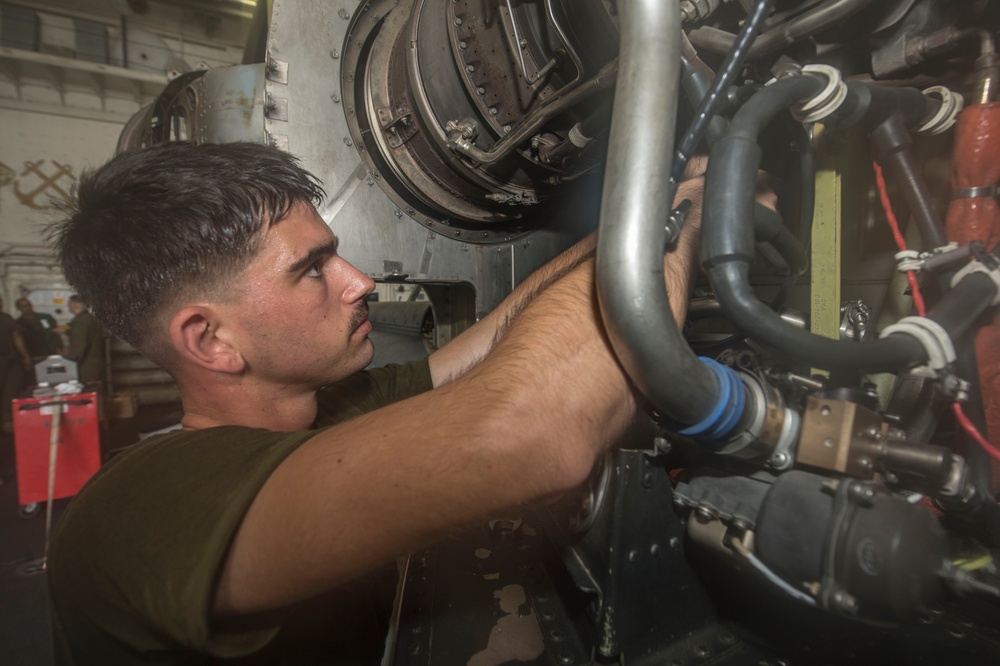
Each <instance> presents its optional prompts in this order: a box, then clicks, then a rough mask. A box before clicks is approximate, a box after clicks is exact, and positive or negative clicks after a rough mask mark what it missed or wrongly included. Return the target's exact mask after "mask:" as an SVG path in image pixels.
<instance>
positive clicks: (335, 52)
mask: <svg viewBox="0 0 1000 666" xmlns="http://www.w3.org/2000/svg"><path fill="white" fill-rule="evenodd" d="M330 57H331V58H333V59H334V60H336V59H337V58H339V57H340V54H339V53H338V52H337V51H336V50H333V51H330Z"/></svg>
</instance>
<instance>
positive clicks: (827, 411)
mask: <svg viewBox="0 0 1000 666" xmlns="http://www.w3.org/2000/svg"><path fill="white" fill-rule="evenodd" d="M819 413H820V416H829V415H830V414H831V409H830V407H829V406H828V405H823V406H822V407H820V408H819Z"/></svg>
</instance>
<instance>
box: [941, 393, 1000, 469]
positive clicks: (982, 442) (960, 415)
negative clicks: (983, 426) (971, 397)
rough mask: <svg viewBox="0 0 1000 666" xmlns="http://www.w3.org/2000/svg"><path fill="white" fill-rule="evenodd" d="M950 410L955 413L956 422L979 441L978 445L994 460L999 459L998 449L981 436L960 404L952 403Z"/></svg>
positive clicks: (999, 452) (999, 451) (999, 450)
mask: <svg viewBox="0 0 1000 666" xmlns="http://www.w3.org/2000/svg"><path fill="white" fill-rule="evenodd" d="M951 411H952V412H954V413H955V418H956V419H958V423H959V425H961V426H962V429H963V430H965V432H967V433H969V435H971V436H972V438H973V439H975V440H976V441H977V442H979V446H981V447H983V450H985V451H986V453H988V454H990V456H992V457H993V459H994V460H1000V449H998V448H997V447H995V446H993V445H992V444H990V442H989V441H988V440H987V439H986V438H985V437H983V435H982V434H981V433H980V432H979V430H978V429H977V428H976V424H974V423H973V422H972V421H970V420H969V417H968V416H966V415H965V412H963V411H962V405H960V404H959V403H957V402H954V403H952V405H951Z"/></svg>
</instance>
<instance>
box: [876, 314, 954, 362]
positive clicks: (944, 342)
mask: <svg viewBox="0 0 1000 666" xmlns="http://www.w3.org/2000/svg"><path fill="white" fill-rule="evenodd" d="M897 333H903V334H906V335H909V336H910V337H911V338H915V339H916V340H917V342H919V343H920V346H922V347H923V348H924V351H925V352H926V353H927V365H928V366H929V367H930V368H931V369H932V370H943V369H945V368H946V367H948V365H950V364H951V363H953V362H954V361H955V359H956V358H957V354H956V353H955V344H954V343H953V342H952V341H951V336H949V335H948V331H946V330H944V327H943V326H941V324H939V323H937V322H936V321H934V320H933V319H928V318H927V317H903V318H902V319H900V320H899V321H897V322H896V323H895V324H893V325H892V326H887V327H886V328H885V329H883V330H882V333H881V334H880V335H879V338H886V337H888V336H890V335H894V334H897Z"/></svg>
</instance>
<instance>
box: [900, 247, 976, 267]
mask: <svg viewBox="0 0 1000 666" xmlns="http://www.w3.org/2000/svg"><path fill="white" fill-rule="evenodd" d="M981 249H983V244H982V243H981V242H979V241H973V242H971V243H969V244H968V245H959V244H958V243H954V242H952V243H948V244H947V245H942V246H941V247H936V248H934V249H933V250H930V251H929V252H917V251H916V250H903V251H902V252H897V253H896V254H895V255H894V256H895V258H896V270H898V271H899V272H901V273H906V272H909V271H935V270H937V269H939V268H944V267H945V266H949V265H951V264H954V263H957V262H959V261H962V260H964V259H967V258H969V257H971V256H972V255H973V254H975V252H976V251H979V250H981Z"/></svg>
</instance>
